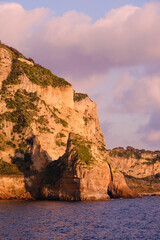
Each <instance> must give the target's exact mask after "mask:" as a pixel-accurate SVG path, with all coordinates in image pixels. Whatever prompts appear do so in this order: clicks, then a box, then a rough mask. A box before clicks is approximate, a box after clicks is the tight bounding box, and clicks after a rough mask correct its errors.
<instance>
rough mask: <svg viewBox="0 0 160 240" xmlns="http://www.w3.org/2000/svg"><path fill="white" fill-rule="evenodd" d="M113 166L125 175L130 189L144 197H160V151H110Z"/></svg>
mask: <svg viewBox="0 0 160 240" xmlns="http://www.w3.org/2000/svg"><path fill="white" fill-rule="evenodd" d="M109 155H110V161H111V163H112V166H113V167H114V169H116V170H117V171H120V172H122V173H123V174H124V176H125V179H126V182H127V184H128V186H129V187H131V188H132V189H134V190H135V191H137V192H139V193H140V194H142V195H160V151H154V152H153V151H147V150H144V149H142V150H138V149H134V148H132V147H127V149H123V148H115V149H113V150H111V151H109Z"/></svg>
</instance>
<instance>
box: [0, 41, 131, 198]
mask: <svg viewBox="0 0 160 240" xmlns="http://www.w3.org/2000/svg"><path fill="white" fill-rule="evenodd" d="M109 162H110V158H109V156H108V153H107V150H106V146H105V141H104V137H103V134H102V131H101V127H100V125H99V121H98V116H97V108H96V104H95V103H94V102H92V101H91V100H90V99H89V97H88V96H87V95H86V94H79V93H75V92H74V90H73V89H72V86H71V84H70V83H68V82H66V81H65V80H64V79H62V78H59V77H57V76H55V75H54V74H52V73H51V72H50V71H49V70H48V69H45V68H43V67H42V66H40V65H38V64H36V63H35V62H34V61H33V60H32V59H26V58H25V57H24V56H23V55H22V54H21V53H19V52H18V51H17V50H15V49H13V48H11V47H7V46H6V45H3V44H1V45H0V174H1V175H0V176H1V177H0V178H1V181H0V198H3V199H4V198H6V199H8V198H17V199H18V198H19V199H24V198H26V199H28V198H31V199H39V198H43V199H59V200H100V199H101V200H106V199H108V198H110V197H117V196H118V197H121V196H122V197H131V196H134V194H133V193H131V190H129V189H128V188H127V185H126V183H125V180H124V178H123V175H120V174H119V173H118V174H117V175H115V173H114V170H113V166H111V164H110V163H109ZM2 176H3V178H2ZM13 176H16V177H15V178H14V179H15V180H14V181H13V186H12V187H11V185H10V183H9V182H11V181H10V180H9V179H11V178H13ZM115 176H116V177H115ZM7 184H9V185H7ZM14 185H15V186H14ZM18 185H19V186H20V187H19V188H18ZM6 186H8V187H6ZM20 189H21V191H20ZM115 189H119V192H118V194H117V195H115V193H113V192H115V191H117V190H115ZM124 189H125V192H126V194H123V192H124ZM2 193H3V194H2ZM4 193H5V194H4ZM2 195H3V197H2ZM5 196H6V197H5Z"/></svg>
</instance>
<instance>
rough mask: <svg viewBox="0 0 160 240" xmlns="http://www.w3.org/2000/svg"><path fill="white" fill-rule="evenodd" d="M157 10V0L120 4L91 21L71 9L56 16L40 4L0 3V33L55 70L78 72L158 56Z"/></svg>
mask: <svg viewBox="0 0 160 240" xmlns="http://www.w3.org/2000/svg"><path fill="white" fill-rule="evenodd" d="M159 10H160V3H157V2H151V3H148V4H146V5H144V6H143V7H142V8H139V7H135V6H131V5H126V6H124V7H121V8H119V9H114V10H111V11H110V12H109V13H107V14H106V15H105V16H104V17H103V18H101V19H99V20H97V21H96V22H92V19H91V18H90V17H89V16H86V15H84V14H80V13H78V12H76V11H71V12H67V13H65V14H64V15H63V16H61V17H56V16H55V15H53V13H51V11H50V12H49V10H48V9H44V8H38V9H34V10H32V11H26V10H24V9H23V8H22V7H21V6H20V5H19V4H1V5H0V31H1V39H2V41H4V42H7V43H8V44H11V45H16V47H19V48H20V50H22V51H23V52H24V53H25V54H27V55H31V57H34V58H36V59H38V60H39V61H40V62H41V63H42V64H45V65H46V66H48V67H50V68H52V69H56V72H57V73H59V74H60V73H61V74H62V75H65V76H66V75H72V76H73V77H83V78H84V77H88V76H90V75H96V74H103V73H104V74H105V73H106V72H107V71H108V70H109V69H111V68H114V67H115V66H116V67H121V66H135V65H145V64H151V63H153V62H156V61H158V60H160V47H159V42H160V28H159V22H160V14H159ZM47 17H48V18H47ZM45 18H46V19H45ZM39 22H43V24H42V25H40V24H39ZM33 29H34V30H33Z"/></svg>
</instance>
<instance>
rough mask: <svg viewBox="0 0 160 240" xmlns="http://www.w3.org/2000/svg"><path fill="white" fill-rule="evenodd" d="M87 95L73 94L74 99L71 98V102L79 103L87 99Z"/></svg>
mask: <svg viewBox="0 0 160 240" xmlns="http://www.w3.org/2000/svg"><path fill="white" fill-rule="evenodd" d="M87 97H88V95H87V94H83V93H74V97H73V100H74V101H75V102H79V101H81V100H83V99H85V98H87Z"/></svg>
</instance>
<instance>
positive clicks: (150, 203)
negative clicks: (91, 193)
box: [0, 197, 160, 240]
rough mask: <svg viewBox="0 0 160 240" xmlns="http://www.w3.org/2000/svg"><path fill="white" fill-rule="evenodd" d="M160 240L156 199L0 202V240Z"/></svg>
mask: <svg viewBox="0 0 160 240" xmlns="http://www.w3.org/2000/svg"><path fill="white" fill-rule="evenodd" d="M3 239H5V240H6V239H7V240H10V239H11V240H14V239H15V240H32V239H40V240H43V239H44V240H47V239H63V240H65V239H66V240H68V239H71V240H74V239H84V240H87V239H107V240H110V239H113V240H117V239H128V240H130V239H143V240H145V239H150V240H154V239H156V240H160V197H143V198H142V199H116V200H108V201H97V202H58V201H0V240H3Z"/></svg>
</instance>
